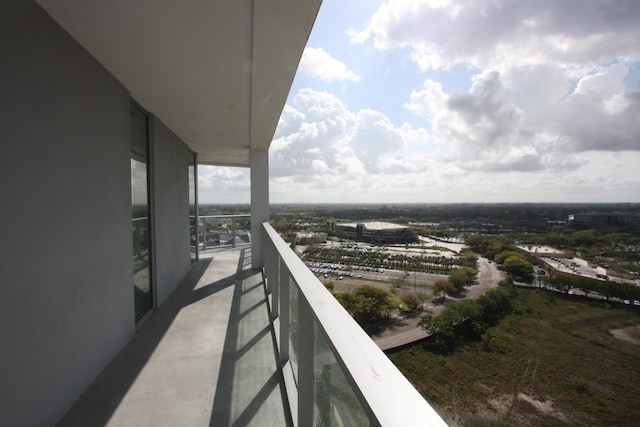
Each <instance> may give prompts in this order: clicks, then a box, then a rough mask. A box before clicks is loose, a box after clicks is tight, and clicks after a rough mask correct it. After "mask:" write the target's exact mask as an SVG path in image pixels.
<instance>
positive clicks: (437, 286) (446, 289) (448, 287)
mask: <svg viewBox="0 0 640 427" xmlns="http://www.w3.org/2000/svg"><path fill="white" fill-rule="evenodd" d="M455 290H456V289H455V287H454V286H453V285H452V284H451V283H450V282H449V281H448V280H438V281H437V282H436V283H434V284H433V293H434V294H435V295H436V296H437V295H442V297H443V298H444V299H445V300H446V299H447V293H452V292H455Z"/></svg>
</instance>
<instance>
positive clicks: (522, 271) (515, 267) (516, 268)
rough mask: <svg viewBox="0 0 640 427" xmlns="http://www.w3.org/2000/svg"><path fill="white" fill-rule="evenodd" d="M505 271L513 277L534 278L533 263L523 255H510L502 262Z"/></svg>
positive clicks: (528, 279) (527, 279) (526, 279)
mask: <svg viewBox="0 0 640 427" xmlns="http://www.w3.org/2000/svg"><path fill="white" fill-rule="evenodd" d="M502 268H503V269H504V271H506V272H507V273H509V274H510V275H512V276H513V277H522V278H523V279H524V280H525V281H530V280H531V279H532V278H533V265H531V263H530V262H529V261H527V260H526V259H524V258H523V257H522V256H515V255H513V256H510V257H508V258H507V259H505V260H504V262H503V263H502Z"/></svg>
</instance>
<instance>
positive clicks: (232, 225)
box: [231, 218, 236, 248]
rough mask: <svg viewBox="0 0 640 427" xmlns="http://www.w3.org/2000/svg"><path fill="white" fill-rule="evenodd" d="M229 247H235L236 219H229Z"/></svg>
mask: <svg viewBox="0 0 640 427" xmlns="http://www.w3.org/2000/svg"><path fill="white" fill-rule="evenodd" d="M231 242H232V243H231V247H232V248H235V247H236V219H235V218H231Z"/></svg>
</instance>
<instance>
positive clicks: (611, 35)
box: [348, 0, 640, 70]
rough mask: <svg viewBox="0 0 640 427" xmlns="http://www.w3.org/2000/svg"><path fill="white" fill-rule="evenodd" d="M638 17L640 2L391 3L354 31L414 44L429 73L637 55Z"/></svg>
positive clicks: (378, 42) (359, 38)
mask: <svg viewBox="0 0 640 427" xmlns="http://www.w3.org/2000/svg"><path fill="white" fill-rule="evenodd" d="M638 22H640V2H637V1H636V0H618V1H599V0H591V1H587V0H581V1H557V0H547V1H544V0H543V1H521V0H504V1H500V2H497V1H493V0H474V1H461V0H455V1H454V0H452V1H441V2H436V3H434V2H432V1H426V0H422V1H419V0H389V1H387V2H385V3H383V4H382V5H381V6H380V8H379V9H378V10H377V11H376V12H375V13H374V14H373V16H372V17H371V20H370V22H369V24H368V25H367V26H366V27H365V28H364V29H363V30H362V31H359V32H358V31H353V30H351V31H350V32H349V33H348V34H349V35H350V37H351V40H352V42H354V43H363V42H365V41H366V40H369V39H372V40H373V43H374V45H375V46H376V47H377V48H379V49H394V48H408V49H410V51H411V56H412V58H413V59H414V61H415V62H416V63H417V64H418V65H419V67H420V68H421V69H423V70H427V69H434V68H449V67H451V66H453V65H455V64H460V63H468V64H471V65H473V66H475V67H478V68H493V69H500V70H502V69H504V68H507V67H511V66H522V65H539V64H549V63H553V64H557V65H567V64H573V65H582V66H591V65H593V64H594V63H599V62H602V61H608V60H610V59H611V58H619V59H623V60H637V59H638V58H640V55H639V46H638V42H637V41H638V40H639V39H640V26H639V25H638V24H637V23H638Z"/></svg>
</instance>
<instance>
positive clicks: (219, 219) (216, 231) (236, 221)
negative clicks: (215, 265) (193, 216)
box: [198, 214, 251, 250]
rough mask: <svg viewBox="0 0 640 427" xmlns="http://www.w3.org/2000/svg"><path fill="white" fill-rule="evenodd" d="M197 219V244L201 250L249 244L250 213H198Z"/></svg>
mask: <svg viewBox="0 0 640 427" xmlns="http://www.w3.org/2000/svg"><path fill="white" fill-rule="evenodd" d="M198 221H199V223H198V244H199V247H200V249H201V250H208V249H218V248H235V247H242V246H247V245H250V244H251V215H250V214H235V215H200V216H198Z"/></svg>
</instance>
